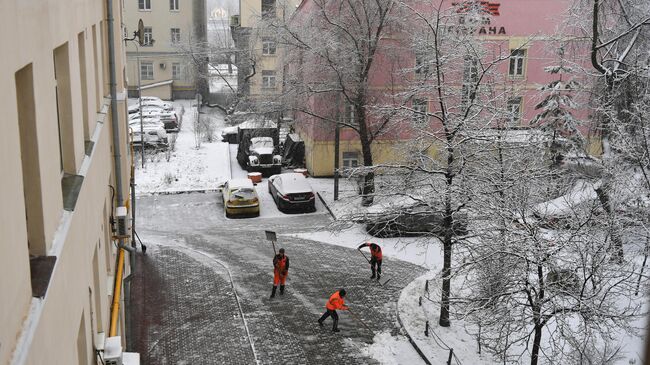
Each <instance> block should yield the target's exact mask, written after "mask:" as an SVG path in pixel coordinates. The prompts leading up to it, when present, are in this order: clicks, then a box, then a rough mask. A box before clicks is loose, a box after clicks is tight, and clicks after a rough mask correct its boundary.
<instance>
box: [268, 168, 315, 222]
mask: <svg viewBox="0 0 650 365" xmlns="http://www.w3.org/2000/svg"><path fill="white" fill-rule="evenodd" d="M269 194H271V196H272V197H273V200H274V201H275V204H276V205H277V206H278V209H279V210H281V211H309V212H314V211H316V195H315V194H314V191H313V190H312V188H311V185H309V182H308V181H307V178H306V177H305V176H304V175H303V174H299V173H293V172H292V173H286V174H279V175H273V176H271V177H269Z"/></svg>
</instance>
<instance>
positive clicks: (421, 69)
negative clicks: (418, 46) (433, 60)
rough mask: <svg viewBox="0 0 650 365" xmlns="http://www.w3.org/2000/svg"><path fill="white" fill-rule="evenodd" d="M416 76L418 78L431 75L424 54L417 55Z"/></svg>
mask: <svg viewBox="0 0 650 365" xmlns="http://www.w3.org/2000/svg"><path fill="white" fill-rule="evenodd" d="M414 71H415V74H416V75H417V76H426V75H428V74H429V71H430V70H429V64H428V63H427V62H426V59H424V54H423V53H421V52H418V53H416V54H415V69H414Z"/></svg>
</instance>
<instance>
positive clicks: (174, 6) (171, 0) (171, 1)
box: [169, 0, 180, 11]
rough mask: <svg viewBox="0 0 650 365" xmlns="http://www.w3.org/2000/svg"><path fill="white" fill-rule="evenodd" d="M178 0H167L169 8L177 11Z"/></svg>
mask: <svg viewBox="0 0 650 365" xmlns="http://www.w3.org/2000/svg"><path fill="white" fill-rule="evenodd" d="M179 1H180V0H169V10H172V11H178V2H179Z"/></svg>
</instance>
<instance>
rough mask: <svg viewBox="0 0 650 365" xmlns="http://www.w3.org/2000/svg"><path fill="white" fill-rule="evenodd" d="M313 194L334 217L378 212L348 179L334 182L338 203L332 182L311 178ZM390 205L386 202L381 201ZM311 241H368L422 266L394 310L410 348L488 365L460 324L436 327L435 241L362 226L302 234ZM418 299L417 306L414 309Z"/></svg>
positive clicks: (438, 264) (438, 259) (433, 359)
mask: <svg viewBox="0 0 650 365" xmlns="http://www.w3.org/2000/svg"><path fill="white" fill-rule="evenodd" d="M310 183H311V185H312V187H313V188H314V191H316V192H318V194H319V195H320V196H321V198H322V199H323V201H324V202H325V203H326V205H327V206H328V208H329V209H330V211H331V213H332V215H333V216H334V218H335V219H339V218H342V217H344V216H345V215H347V214H350V213H352V212H356V213H363V212H367V211H377V210H380V209H381V204H377V205H373V206H371V207H362V206H361V204H360V202H361V199H360V197H359V196H358V195H357V192H356V186H355V185H354V183H353V182H351V181H349V180H347V179H341V180H340V181H339V200H338V201H334V193H333V191H334V179H332V178H311V179H310ZM386 204H390V202H386ZM301 237H304V238H310V239H313V240H316V241H321V242H326V243H330V244H334V245H340V246H346V247H354V246H357V245H359V244H360V243H363V242H366V241H372V242H375V243H377V244H379V245H380V246H381V247H382V251H383V253H384V256H385V257H388V258H389V259H390V258H396V259H400V260H403V261H407V262H411V263H414V264H416V265H419V266H422V267H424V268H426V269H428V270H429V271H428V272H427V273H426V274H424V275H422V276H421V277H419V278H417V279H415V280H414V281H413V282H411V283H410V284H409V285H407V286H406V287H405V288H404V289H403V290H402V292H401V295H400V298H399V301H398V306H397V311H398V317H399V319H400V324H401V325H402V327H403V328H404V330H405V331H406V333H407V334H408V337H409V338H410V339H411V344H412V345H413V347H414V348H415V349H416V350H417V351H418V352H419V353H420V354H421V356H423V359H426V361H429V362H430V363H432V364H440V363H446V361H447V359H448V357H449V349H450V348H453V349H454V356H455V357H456V359H458V361H459V362H460V363H462V364H477V365H480V364H491V363H492V361H490V360H491V359H489V358H488V360H485V359H484V358H482V357H481V356H480V355H478V353H477V350H478V348H477V344H476V340H475V339H474V338H473V337H472V336H471V335H469V334H467V333H466V331H465V329H464V324H463V323H462V322H461V321H455V322H453V323H452V326H451V327H448V328H442V327H439V326H438V318H439V317H438V315H439V310H440V304H439V302H438V300H439V298H440V290H439V288H440V286H441V284H440V281H439V280H438V279H439V278H438V275H439V273H440V271H441V269H442V248H441V245H440V242H439V241H438V240H437V239H435V238H425V237H422V238H417V237H408V238H376V237H373V236H371V235H369V234H368V233H367V232H366V231H365V229H364V227H363V225H361V224H351V225H350V226H349V227H347V228H345V229H343V230H342V231H341V232H316V233H312V234H304V235H301ZM427 280H429V285H428V288H429V293H428V297H429V298H431V300H433V301H431V300H429V299H426V298H425V297H424V295H425V282H426V281H427ZM420 297H423V298H422V306H420V305H419V303H420ZM427 321H429V325H430V328H429V336H425V326H426V322H427Z"/></svg>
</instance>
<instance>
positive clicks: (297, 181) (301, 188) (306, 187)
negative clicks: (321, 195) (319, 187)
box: [277, 172, 312, 194]
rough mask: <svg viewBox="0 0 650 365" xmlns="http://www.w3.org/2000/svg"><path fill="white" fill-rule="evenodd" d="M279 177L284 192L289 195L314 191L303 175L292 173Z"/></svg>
mask: <svg viewBox="0 0 650 365" xmlns="http://www.w3.org/2000/svg"><path fill="white" fill-rule="evenodd" d="M277 176H278V177H279V178H280V180H281V181H282V190H284V192H285V193H287V194H291V193H304V192H308V191H312V188H311V185H310V184H309V182H308V181H307V178H306V177H305V175H303V174H299V173H296V172H290V173H285V174H280V175H277Z"/></svg>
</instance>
